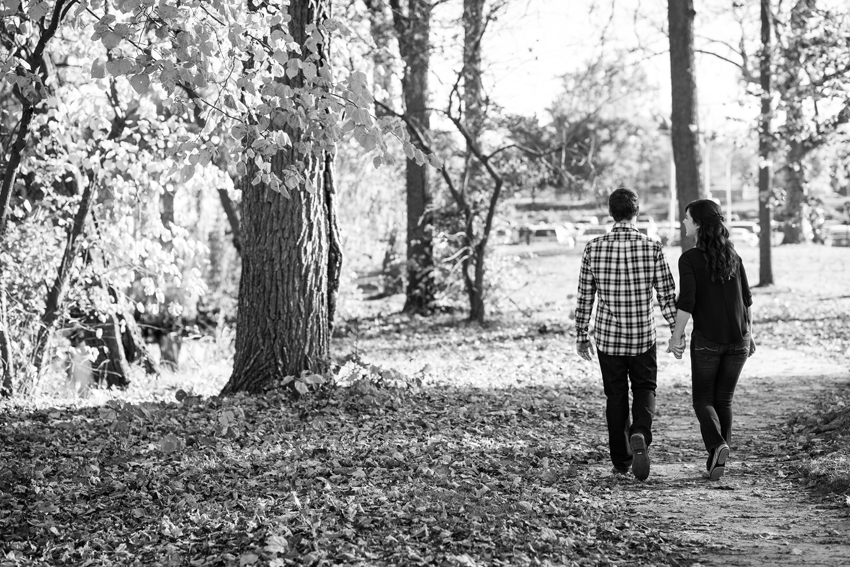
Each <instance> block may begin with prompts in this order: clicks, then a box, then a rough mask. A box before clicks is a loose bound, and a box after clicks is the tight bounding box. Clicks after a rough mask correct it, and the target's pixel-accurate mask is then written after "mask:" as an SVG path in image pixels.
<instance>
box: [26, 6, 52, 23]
mask: <svg viewBox="0 0 850 567" xmlns="http://www.w3.org/2000/svg"><path fill="white" fill-rule="evenodd" d="M49 11H50V7H49V6H48V4H47V2H38V3H33V4H32V5H30V8H29V10H27V16H28V17H29V19H31V20H33V21H38V20H40V19H42V18H43V17H44V16H46V15H47V13H48V12H49Z"/></svg>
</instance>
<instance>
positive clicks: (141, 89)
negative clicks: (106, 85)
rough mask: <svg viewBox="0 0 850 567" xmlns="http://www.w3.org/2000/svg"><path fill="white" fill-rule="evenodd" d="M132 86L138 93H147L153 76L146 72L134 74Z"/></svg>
mask: <svg viewBox="0 0 850 567" xmlns="http://www.w3.org/2000/svg"><path fill="white" fill-rule="evenodd" d="M130 86H131V87H133V90H135V91H136V92H137V93H139V94H145V93H146V92H148V88H150V86H151V78H150V77H149V76H148V75H146V74H144V73H142V74H139V75H134V76H133V77H131V78H130Z"/></svg>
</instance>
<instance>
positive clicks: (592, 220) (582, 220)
mask: <svg viewBox="0 0 850 567" xmlns="http://www.w3.org/2000/svg"><path fill="white" fill-rule="evenodd" d="M575 224H576V225H588V224H589V225H593V226H598V225H599V218H598V217H596V216H594V215H585V216H583V217H579V218H577V219H576V221H575Z"/></svg>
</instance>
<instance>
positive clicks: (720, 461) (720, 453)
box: [708, 443, 729, 480]
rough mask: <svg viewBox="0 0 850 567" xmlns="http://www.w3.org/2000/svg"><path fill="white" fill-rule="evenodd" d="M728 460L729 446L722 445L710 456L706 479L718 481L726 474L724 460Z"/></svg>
mask: <svg viewBox="0 0 850 567" xmlns="http://www.w3.org/2000/svg"><path fill="white" fill-rule="evenodd" d="M728 458H729V445H727V444H726V443H724V444H723V445H721V446H720V447H717V448H716V449H715V450H714V452H713V453H712V455H711V464H710V465H709V466H708V478H710V479H711V480H719V479H720V477H721V476H723V473H725V472H726V459H728Z"/></svg>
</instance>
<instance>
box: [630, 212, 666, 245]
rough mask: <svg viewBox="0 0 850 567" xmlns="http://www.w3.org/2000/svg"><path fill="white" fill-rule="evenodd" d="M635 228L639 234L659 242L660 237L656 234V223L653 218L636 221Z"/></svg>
mask: <svg viewBox="0 0 850 567" xmlns="http://www.w3.org/2000/svg"><path fill="white" fill-rule="evenodd" d="M635 228H636V229H638V231H639V232H640V233H641V234H645V235H646V236H648V237H650V238H651V239H653V240H657V241H659V242H661V235H660V234H659V233H658V223H656V222H655V219H654V218H652V217H649V218H648V219H647V220H638V221H637V222H636V223H635Z"/></svg>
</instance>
